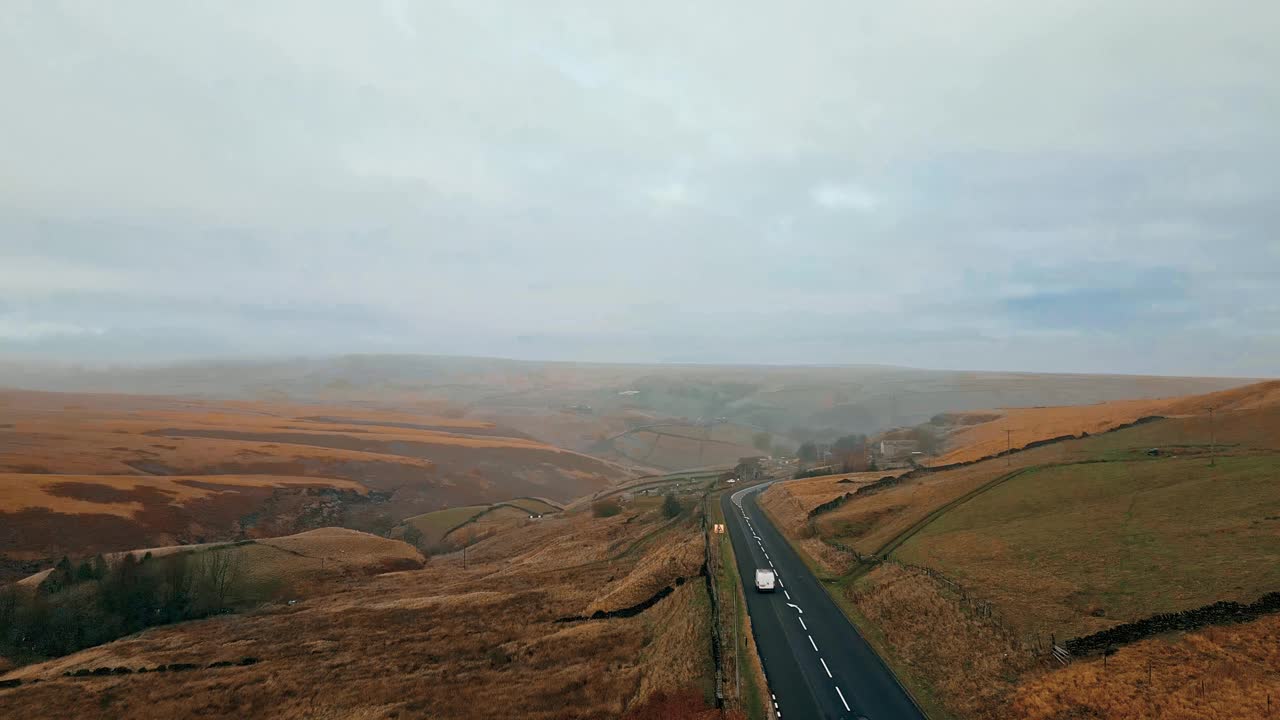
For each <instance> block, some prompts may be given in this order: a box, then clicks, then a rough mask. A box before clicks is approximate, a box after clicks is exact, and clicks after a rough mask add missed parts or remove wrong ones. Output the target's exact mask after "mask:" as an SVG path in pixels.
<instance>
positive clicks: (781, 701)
mask: <svg viewBox="0 0 1280 720" xmlns="http://www.w3.org/2000/svg"><path fill="white" fill-rule="evenodd" d="M767 486H768V483H766V484H765V485H756V486H753V487H749V488H746V489H743V490H739V491H737V492H735V493H733V494H732V495H729V494H725V495H723V496H722V497H721V501H720V502H721V506H722V507H723V509H724V516H725V522H726V523H727V524H728V531H729V537H730V539H731V540H732V542H733V552H734V555H735V556H736V557H737V562H738V574H739V575H741V576H742V583H743V585H744V588H743V591H744V592H745V594H746V596H747V612H748V613H750V615H751V627H752V629H753V631H754V634H755V638H756V645H757V647H758V648H759V650H760V658H761V660H762V661H763V662H764V671H765V675H766V676H767V677H768V680H769V690H770V691H771V692H772V693H773V696H774V697H773V702H774V703H775V707H776V711H777V713H778V715H779V717H781V718H784V719H790V718H795V719H796V720H809V718H848V719H853V718H860V717H867V718H869V719H870V720H923V718H924V714H923V713H921V712H920V710H919V708H917V707H916V705H915V703H914V702H913V701H912V700H911V698H910V697H909V696H908V695H907V693H906V691H905V690H903V689H902V686H901V685H899V684H898V680H897V678H895V677H894V676H893V674H892V673H890V672H889V669H888V668H887V667H885V665H884V662H883V661H881V660H880V657H879V656H877V655H876V653H875V651H873V650H872V649H871V647H870V646H869V645H867V643H866V641H865V640H863V639H862V636H861V635H859V634H858V631H857V630H855V629H854V627H853V625H851V624H850V623H849V620H848V619H847V618H846V617H845V616H844V613H842V612H840V608H838V607H836V604H835V603H834V602H833V601H832V600H831V598H830V597H829V596H828V595H827V593H826V591H825V590H823V589H822V587H821V586H820V585H819V584H818V581H817V579H816V578H814V577H813V574H812V573H810V572H809V569H808V568H807V567H806V566H805V564H804V562H803V561H802V560H800V558H799V557H798V556H797V555H796V553H795V551H794V550H793V549H792V548H791V545H790V544H789V543H788V542H787V541H786V539H785V538H783V537H782V534H781V533H779V532H778V530H777V529H776V528H774V526H773V524H772V523H771V522H769V520H768V518H766V517H765V515H764V513H763V512H762V511H761V510H760V508H759V506H758V505H757V504H756V495H757V494H758V493H759V492H760V491H761V490H763V489H764V488H765V487H767ZM768 567H772V568H773V569H774V570H775V571H776V572H777V573H778V577H779V582H780V585H779V587H778V591H777V592H776V593H772V594H770V593H760V592H757V591H756V588H755V574H756V568H768Z"/></svg>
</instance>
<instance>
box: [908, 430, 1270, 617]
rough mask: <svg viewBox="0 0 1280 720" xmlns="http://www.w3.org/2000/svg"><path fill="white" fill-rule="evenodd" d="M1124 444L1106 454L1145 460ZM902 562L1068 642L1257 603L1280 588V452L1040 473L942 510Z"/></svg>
mask: <svg viewBox="0 0 1280 720" xmlns="http://www.w3.org/2000/svg"><path fill="white" fill-rule="evenodd" d="M1152 439H1153V440H1154V439H1156V438H1155V437H1154V436H1153V437H1152ZM1112 444H1113V443H1112V442H1110V441H1108V442H1107V443H1106V445H1105V446H1100V447H1099V448H1098V450H1099V451H1100V452H1099V455H1100V456H1101V457H1103V458H1119V457H1125V456H1128V457H1132V456H1133V455H1132V452H1131V449H1130V448H1125V447H1121V446H1120V445H1118V444H1116V445H1115V447H1111V445H1112ZM1100 445H1101V444H1100ZM897 557H898V559H900V560H902V561H904V562H910V563H917V564H921V565H927V566H930V567H933V568H937V569H939V570H942V571H943V572H944V573H947V574H948V575H950V576H952V577H953V578H955V579H957V580H959V581H960V582H962V583H964V584H965V585H966V586H968V587H969V588H970V590H971V591H972V592H974V593H975V594H977V595H978V596H979V597H982V598H984V599H988V600H991V601H994V602H995V603H996V606H997V608H998V609H999V610H1000V611H1001V612H1002V613H1003V614H1004V615H1005V616H1006V617H1007V619H1008V620H1009V621H1010V622H1012V623H1013V624H1014V625H1015V626H1017V627H1018V628H1019V629H1022V630H1024V631H1029V632H1037V631H1041V632H1044V633H1046V634H1047V633H1048V632H1056V633H1057V634H1058V636H1059V637H1066V636H1071V635H1080V634H1085V633H1088V632H1093V631H1095V630H1099V629H1102V628H1105V627H1108V626H1110V625H1113V624H1115V623H1117V622H1123V621H1128V620H1134V619H1138V618H1141V617H1146V616H1148V615H1151V614H1154V613H1158V612H1169V611H1175V610H1182V609H1186V608H1190V607H1196V606H1199V605H1204V604H1207V603H1211V602H1214V601H1217V600H1249V601H1251V600H1254V599H1256V598H1257V597H1258V596H1259V595H1261V594H1263V593H1266V592H1271V591H1275V590H1280V456H1277V455H1274V454H1265V455H1253V456H1232V457H1225V458H1219V459H1218V461H1217V466H1216V467H1213V468H1211V467H1209V462H1208V459H1207V458H1206V457H1204V456H1202V455H1201V456H1190V457H1179V458H1154V459H1147V458H1145V457H1144V459H1142V460H1136V459H1135V460H1115V461H1110V462H1101V463H1086V464H1075V465H1064V466H1058V467H1048V468H1042V469H1039V470H1034V471H1031V472H1028V473H1025V474H1023V475H1021V476H1019V477H1017V478H1014V479H1012V480H1010V481H1009V482H1006V483H1004V484H1001V485H999V486H997V487H994V488H993V489H991V490H989V491H987V492H985V493H982V494H980V495H978V496H977V497H975V498H974V499H972V500H970V501H968V502H966V503H964V504H962V505H960V506H958V507H956V508H954V509H952V510H950V511H949V512H947V513H946V514H944V515H942V516H941V517H939V518H938V519H937V520H935V521H934V522H932V523H931V524H929V525H927V526H925V527H924V528H923V529H922V530H921V531H920V532H918V533H917V534H916V535H914V536H912V537H911V538H910V539H909V540H908V541H907V542H906V543H905V544H903V545H902V547H901V548H900V549H899V550H898V552H897Z"/></svg>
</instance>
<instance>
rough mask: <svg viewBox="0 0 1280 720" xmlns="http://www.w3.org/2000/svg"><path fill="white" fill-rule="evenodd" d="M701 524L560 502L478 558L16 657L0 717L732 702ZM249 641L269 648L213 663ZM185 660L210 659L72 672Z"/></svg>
mask: <svg viewBox="0 0 1280 720" xmlns="http://www.w3.org/2000/svg"><path fill="white" fill-rule="evenodd" d="M699 528H700V526H699V522H698V519H697V517H696V516H692V515H691V514H689V513H686V515H685V516H684V517H682V518H678V519H677V520H675V521H667V520H665V519H663V518H662V517H661V516H660V514H659V513H657V512H655V511H653V510H648V509H644V510H639V509H633V510H629V511H627V512H625V513H623V514H622V515H619V516H616V517H613V518H607V519H596V518H592V517H591V516H590V515H589V514H586V513H574V514H570V515H557V516H553V517H548V518H546V519H545V520H544V521H542V522H540V523H533V524H529V525H527V526H525V527H522V528H512V529H509V530H507V531H505V532H503V533H501V534H499V535H496V536H494V537H491V538H488V539H485V540H482V541H480V542H479V543H478V544H477V545H476V546H474V548H473V550H472V551H471V552H469V553H468V562H467V567H466V568H463V567H462V566H461V564H460V561H459V558H458V557H457V556H449V557H439V558H434V559H433V560H432V561H431V562H430V563H429V564H427V565H426V566H425V567H423V568H422V569H420V570H408V571H399V572H392V573H385V574H381V575H376V576H373V577H359V576H356V575H349V576H345V579H343V580H341V581H340V582H331V583H329V584H327V585H323V586H318V587H317V588H316V591H315V592H313V593H312V594H310V595H308V596H306V597H305V599H302V600H301V601H299V602H298V603H297V604H296V605H292V606H290V605H287V604H284V603H267V604H265V605H263V606H262V607H261V608H260V609H258V610H257V611H254V612H250V613H246V614H243V615H234V616H223V617H217V618H213V619H208V620H201V621H195V622H190V623H185V624H179V625H172V626H164V627H157V628H152V629H149V630H147V631H146V632H143V633H140V634H138V635H134V636H130V637H127V638H124V639H121V640H118V641H116V642H113V643H109V644H107V645H103V646H100V647H97V648H92V649H89V650H85V651H82V652H80V653H77V654H74V655H70V656H67V657H65V658H59V659H57V660H52V661H49V662H45V663H40V664H35V665H30V666H26V667H22V668H19V669H17V670H16V671H14V672H10V673H9V674H7V675H4V676H3V679H21V680H23V681H24V682H23V684H22V685H20V686H19V687H16V688H11V689H0V716H4V717H14V716H22V717H30V718H42V717H59V718H61V717H67V716H73V717H74V716H80V717H105V716H110V717H129V718H140V719H142V720H148V719H155V718H185V717H192V716H200V717H211V718H219V717H226V718H241V717H263V716H270V717H274V718H369V719H373V718H379V719H380V718H408V717H432V718H510V717H521V718H569V717H573V718H618V717H625V716H628V715H629V714H630V713H635V717H638V718H639V717H644V718H647V717H669V718H695V717H697V718H707V717H719V715H718V713H715V712H713V711H710V708H709V705H708V704H707V698H708V697H709V692H710V688H711V681H712V677H711V671H712V664H711V659H710V635H709V632H710V628H709V618H710V615H709V600H708V597H707V593H706V588H705V585H704V583H703V581H702V579H701V578H699V577H697V573H698V570H699V567H700V563H701V557H702V534H701V531H700V529H699ZM645 538H648V541H647V542H641V541H643V540H644V539H645ZM377 540H379V541H380V542H384V543H391V542H393V541H385V540H381V539H377ZM271 543H272V545H271V547H274V546H275V545H277V544H280V545H283V544H290V546H289V548H288V549H290V550H295V551H298V552H302V553H304V554H307V555H317V554H324V555H325V556H327V557H335V555H336V556H341V554H342V553H344V552H347V553H348V554H352V553H354V554H357V555H358V556H360V557H366V556H374V557H376V556H377V555H378V549H377V548H375V549H373V552H369V551H368V550H362V551H359V552H356V550H357V549H358V548H360V547H361V546H362V544H361V543H359V542H356V543H354V544H353V543H352V539H351V538H346V537H342V536H331V535H330V534H329V532H328V531H325V532H322V533H318V534H311V535H304V536H301V537H299V538H283V539H280V540H278V541H271ZM397 545H398V543H397ZM248 547H253V546H248ZM681 578H688V581H686V582H683V583H682V584H677V583H679V580H680V579H681ZM667 586H671V587H674V589H675V591H674V592H673V593H672V594H671V595H669V596H668V597H666V598H665V599H663V600H661V601H659V602H658V603H657V604H656V605H654V606H652V607H651V608H649V609H647V610H645V611H644V612H642V613H640V614H638V615H636V616H634V617H630V618H615V619H607V620H577V621H569V622H557V620H558V619H560V618H567V617H576V616H581V615H586V614H588V613H589V612H591V611H593V610H595V609H605V610H615V609H619V608H621V607H625V606H627V605H629V604H634V603H636V602H638V601H640V600H642V599H645V598H646V597H648V596H650V595H652V594H653V593H654V592H656V591H657V590H658V589H661V588H663V587H667ZM244 657H253V658H258V660H259V662H258V663H257V664H255V665H251V666H245V667H241V666H234V667H219V668H205V667H204V666H207V665H208V664H209V663H211V662H217V661H223V660H229V661H233V662H238V661H239V660H240V659H241V658H244ZM182 662H185V663H196V664H198V665H200V666H201V669H196V670H190V671H187V672H181V673H180V672H168V673H145V674H138V673H133V674H128V675H111V676H107V677H96V676H91V677H77V678H71V677H65V676H64V675H63V673H64V672H67V671H74V670H76V669H80V668H95V667H101V666H108V667H118V666H124V667H130V668H134V669H136V668H139V667H151V668H154V667H155V666H157V665H159V664H168V663H182ZM36 679H39V680H40V682H36V683H33V682H32V681H33V680H36ZM673 698H674V699H673ZM655 708H665V709H663V710H660V711H659V710H655ZM653 712H660V713H661V714H659V715H653V714H652V713H653Z"/></svg>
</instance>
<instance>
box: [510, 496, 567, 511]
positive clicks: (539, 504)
mask: <svg viewBox="0 0 1280 720" xmlns="http://www.w3.org/2000/svg"><path fill="white" fill-rule="evenodd" d="M504 504H506V505H514V506H516V507H518V508H520V509H522V510H526V511H528V512H529V513H530V514H533V515H546V514H547V513H554V512H560V508H558V507H556V506H555V505H552V504H551V503H547V502H543V501H541V500H536V499H534V498H516V499H515V500H507V501H506V503H504Z"/></svg>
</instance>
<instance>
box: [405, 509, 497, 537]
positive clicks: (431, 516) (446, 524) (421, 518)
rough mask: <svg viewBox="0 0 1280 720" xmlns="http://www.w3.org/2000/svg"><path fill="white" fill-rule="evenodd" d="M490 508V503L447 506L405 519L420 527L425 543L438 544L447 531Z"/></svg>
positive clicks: (410, 523)
mask: <svg viewBox="0 0 1280 720" xmlns="http://www.w3.org/2000/svg"><path fill="white" fill-rule="evenodd" d="M488 509H489V506H488V505H464V506H462V507H455V508H446V509H444V510H436V511H435V512H429V513H424V514H422V515H415V516H414V517H411V518H408V519H407V520H405V523H406V524H408V525H412V526H414V527H416V528H418V530H420V531H421V532H422V541H423V543H424V545H427V546H430V545H436V544H439V543H440V542H441V540H443V539H444V536H445V533H447V532H449V531H450V530H452V529H453V528H455V527H457V526H459V525H461V524H462V523H464V522H466V521H468V520H470V519H471V518H473V517H475V516H477V515H479V514H480V513H482V512H484V511H485V510H488Z"/></svg>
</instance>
